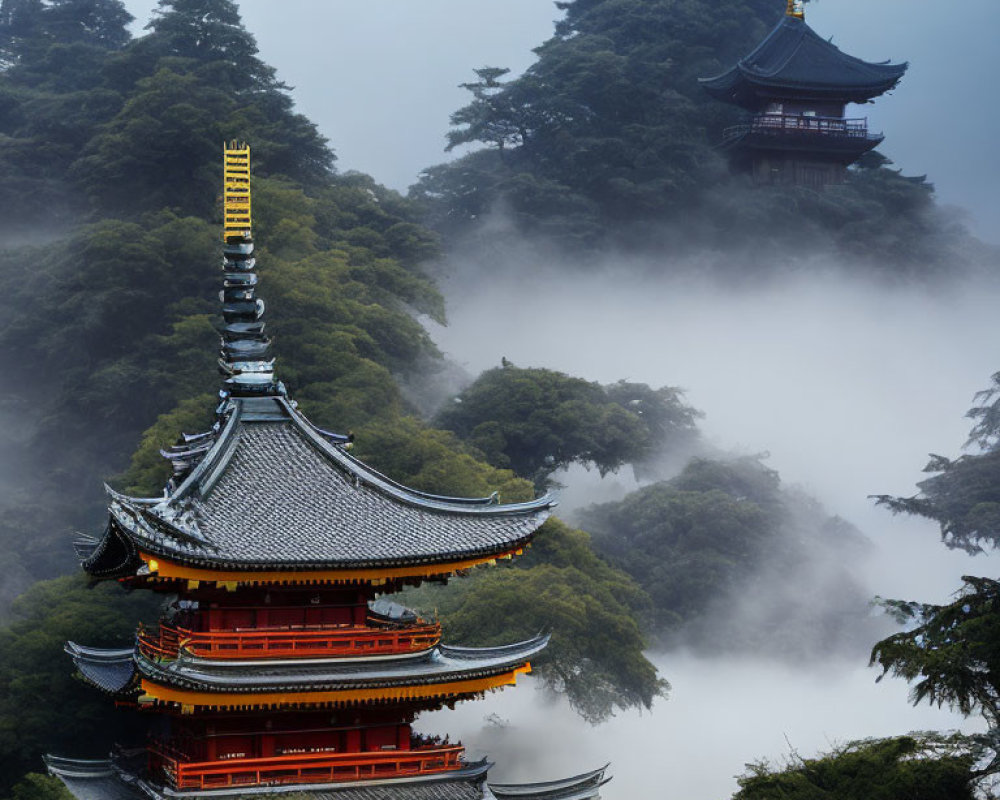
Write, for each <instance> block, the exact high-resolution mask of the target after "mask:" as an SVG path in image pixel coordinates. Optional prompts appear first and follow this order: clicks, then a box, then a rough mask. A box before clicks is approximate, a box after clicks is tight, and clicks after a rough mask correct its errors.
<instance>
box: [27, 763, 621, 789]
mask: <svg viewBox="0 0 1000 800" xmlns="http://www.w3.org/2000/svg"><path fill="white" fill-rule="evenodd" d="M45 763H46V766H47V767H48V770H49V772H50V773H51V774H53V775H55V776H56V777H57V778H59V779H60V780H61V781H62V782H63V783H64V784H65V786H66V788H67V789H69V791H70V792H71V793H72V794H73V795H74V796H75V797H76V798H77V800H167V798H181V797H192V798H193V797H198V798H199V800H206V798H210V797H218V798H220V800H223V799H224V800H230V799H231V798H236V797H240V798H242V797H253V796H256V795H260V796H281V795H282V794H291V795H294V796H295V797H296V798H300V800H597V798H599V797H600V787H601V786H603V785H604V784H605V783H607V781H608V779H607V778H605V775H604V773H605V771H606V770H607V767H606V766H605V767H602V768H601V769H598V770H594V771H592V772H586V773H584V774H582V775H576V776H574V777H572V778H565V779H563V780H558V781H549V782H546V783H524V784H509V783H505V784H496V783H490V784H488V785H487V784H484V783H483V779H484V778H485V775H486V770H487V769H488V768H489V767H490V766H491V765H490V764H488V763H486V762H480V763H477V764H470V765H468V766H467V767H466V768H465V769H463V770H461V771H460V772H454V773H445V774H442V775H438V776H436V777H429V776H428V777H423V778H416V779H398V778H397V779H384V780H369V781H362V782H356V783H352V784H341V785H333V784H326V785H322V786H319V785H311V786H303V785H286V786H261V787H254V788H247V787H236V788H233V789H231V790H226V789H222V790H213V791H210V792H200V793H194V792H175V791H171V790H169V789H165V788H163V787H159V786H152V785H150V784H149V783H146V782H145V781H143V780H140V779H139V778H137V777H136V776H135V775H134V774H133V773H131V772H130V771H129V770H126V769H122V768H121V767H119V766H118V765H117V764H116V763H114V762H112V761H111V760H104V761H81V760H74V759H68V758H59V757H56V756H46V758H45Z"/></svg>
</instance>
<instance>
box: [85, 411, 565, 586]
mask: <svg viewBox="0 0 1000 800" xmlns="http://www.w3.org/2000/svg"><path fill="white" fill-rule="evenodd" d="M225 409H226V410H225V412H224V420H225V424H224V425H222V426H221V427H220V429H219V431H218V433H217V434H216V435H215V438H214V441H213V444H212V446H211V447H210V448H209V449H208V450H207V451H206V453H205V454H204V456H203V457H202V458H201V461H200V462H199V463H198V465H197V466H196V467H195V468H194V469H193V471H192V472H191V473H190V474H189V475H188V476H187V477H186V478H185V479H184V481H183V482H182V483H181V484H180V485H179V486H175V487H172V488H171V490H170V491H169V492H168V494H167V495H166V496H165V497H163V498H135V497H127V496H125V495H121V494H118V493H114V492H112V493H111V495H112V502H111V506H110V512H111V519H110V522H109V525H108V527H107V529H106V531H105V533H104V535H103V537H101V538H99V539H92V540H90V541H81V542H79V543H78V551H79V552H80V554H81V556H82V557H83V566H84V569H86V570H87V571H88V572H89V573H90V574H91V575H93V576H95V577H98V578H125V577H134V576H143V575H154V574H156V573H157V570H156V569H154V566H153V562H154V561H156V562H158V563H160V564H162V565H163V566H165V565H173V566H175V567H177V568H181V567H183V568H187V569H190V570H194V571H196V572H197V571H201V572H213V573H217V572H222V573H230V574H232V573H238V574H242V573H270V574H273V573H284V572H288V571H300V572H316V573H320V572H325V573H330V574H331V575H332V576H333V577H332V578H330V579H332V580H337V579H343V580H347V579H350V577H351V576H350V574H349V573H351V572H357V571H367V572H366V574H368V575H370V576H371V579H373V580H376V579H379V578H384V577H406V576H407V575H410V574H418V575H428V574H429V575H440V574H449V573H450V572H453V571H454V570H456V569H463V568H465V567H466V566H469V565H472V564H475V563H482V562H483V561H486V560H489V559H493V558H496V557H498V556H502V555H508V554H510V553H512V552H514V551H516V550H518V549H520V548H521V547H523V546H524V545H525V544H526V543H527V542H528V541H529V540H530V539H531V537H532V535H533V534H534V532H535V530H536V529H537V528H538V527H539V526H540V525H541V524H542V522H544V521H545V519H546V518H547V517H548V516H549V514H550V512H551V508H552V507H553V506H554V505H555V500H554V499H553V498H551V497H549V496H546V497H542V498H539V499H537V500H533V501H530V502H525V503H512V504H506V505H503V504H499V503H498V502H496V498H495V497H493V498H489V497H487V498H473V499H462V498H451V497H441V496H435V495H429V494H427V493H424V492H420V491H417V490H413V489H408V488H406V487H404V486H401V485H400V484H397V483H395V482H394V481H392V480H391V479H389V478H387V477H386V476H384V475H382V474H380V473H379V472H377V471H375V470H374V469H372V468H371V467H368V466H367V465H365V464H363V463H362V462H360V461H358V460H357V459H355V458H353V457H352V456H351V455H350V454H349V453H348V452H347V450H346V448H345V447H344V446H341V445H339V444H337V443H334V442H331V441H330V440H329V438H328V437H327V436H325V435H324V434H323V432H321V431H320V430H319V429H317V428H316V427H315V426H313V425H312V424H311V423H310V422H309V421H308V420H307V419H305V417H303V416H302V415H301V414H300V413H299V412H298V411H297V410H296V409H295V408H294V407H293V406H292V405H291V404H290V403H289V402H288V401H286V400H284V398H279V397H266V398H233V399H230V400H227V401H226V405H225ZM463 565H464V566H463ZM175 572H176V570H175ZM390 573H392V575H390ZM159 574H161V575H163V576H164V577H178V576H177V575H166V574H164V573H163V572H160V573H159ZM338 576H339V578H338ZM180 577H182V576H180ZM188 579H190V580H198V579H199V578H198V577H197V576H193V577H189V578H188ZM206 579H210V578H206ZM233 579H237V580H238V578H233ZM317 579H319V580H322V578H317Z"/></svg>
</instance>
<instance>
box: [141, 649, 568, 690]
mask: <svg viewBox="0 0 1000 800" xmlns="http://www.w3.org/2000/svg"><path fill="white" fill-rule="evenodd" d="M548 641H549V637H548V636H536V637H534V638H532V639H529V640H527V641H524V642H518V643H516V644H511V645H506V646H502V647H484V648H449V647H447V646H438V647H435V648H433V650H432V651H429V652H428V653H426V654H424V655H423V657H422V658H419V659H399V660H396V661H386V662H376V663H371V662H369V663H365V664H345V663H344V662H343V661H342V660H337V661H333V660H331V661H328V662H322V661H317V662H313V663H309V664H290V663H288V662H284V663H280V664H276V663H271V664H268V663H266V662H264V663H261V664H254V665H251V666H247V667H242V668H240V667H233V666H231V665H230V666H226V665H220V664H217V663H212V662H211V661H209V660H205V659H198V660H197V661H192V660H188V659H185V658H180V659H178V660H176V661H171V662H162V663H161V662H157V661H154V660H152V659H150V658H148V657H146V656H145V655H143V654H142V653H138V654H136V655H135V663H136V664H137V666H138V670H139V673H140V674H141V675H142V677H143V678H144V679H146V680H144V681H143V683H144V685H145V684H146V683H147V682H150V683H153V684H156V685H158V686H162V687H169V688H172V689H186V690H191V691H196V692H204V693H211V694H213V695H215V698H216V702H218V701H219V695H225V694H251V695H253V694H268V693H274V692H285V693H291V694H298V693H303V694H309V693H317V692H323V693H338V692H350V691H356V690H362V691H364V690H374V691H378V690H394V689H402V688H407V689H410V688H418V687H430V688H433V687H434V686H435V685H444V684H454V683H457V682H468V681H471V680H477V679H488V678H492V677H495V676H500V675H504V674H508V673H515V672H517V671H519V670H522V671H523V669H524V668H525V667H526V666H527V665H528V663H529V660H530V659H531V658H533V657H534V656H536V655H538V653H540V652H541V651H542V650H544V649H545V646H546V645H547V644H548ZM147 692H148V690H147ZM148 693H150V694H153V695H154V696H155V695H156V693H155V692H148Z"/></svg>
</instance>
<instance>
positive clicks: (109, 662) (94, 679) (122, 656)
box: [64, 642, 135, 694]
mask: <svg viewBox="0 0 1000 800" xmlns="http://www.w3.org/2000/svg"><path fill="white" fill-rule="evenodd" d="M64 649H65V650H66V652H67V653H69V655H70V656H71V657H72V658H73V664H74V666H76V668H77V669H78V670H79V671H80V674H81V675H82V676H83V677H84V678H86V679H87V680H88V681H89V682H90V683H92V684H94V686H96V687H98V688H99V689H103V690H104V691H106V692H111V693H112V694H117V693H118V692H121V691H123V690H124V689H126V688H127V687H128V686H129V684H130V683H131V682H132V678H133V676H134V675H135V662H134V660H133V650H132V648H131V647H130V648H128V649H122V650H102V649H98V648H95V647H84V646H83V645H79V644H77V643H76V642H66V645H65V648H64Z"/></svg>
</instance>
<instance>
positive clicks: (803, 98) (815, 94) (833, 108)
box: [700, 0, 907, 188]
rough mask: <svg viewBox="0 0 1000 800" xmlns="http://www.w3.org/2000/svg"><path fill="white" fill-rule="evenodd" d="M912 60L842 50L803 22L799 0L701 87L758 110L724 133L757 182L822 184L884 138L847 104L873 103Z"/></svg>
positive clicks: (838, 177)
mask: <svg viewBox="0 0 1000 800" xmlns="http://www.w3.org/2000/svg"><path fill="white" fill-rule="evenodd" d="M906 67H907V65H906V64H905V63H904V64H890V63H888V62H885V63H881V64H872V63H869V62H867V61H862V60H861V59H859V58H855V57H853V56H849V55H847V54H846V53H842V52H841V51H840V50H838V49H837V48H836V47H835V46H834V45H833V44H832V43H831V42H829V41H828V40H826V39H823V38H821V37H820V36H819V35H817V34H816V32H815V31H813V29H812V28H810V27H809V26H808V25H807V24H806V21H805V13H804V12H803V6H802V2H801V0H788V6H787V10H786V13H785V16H784V17H783V18H782V20H781V21H780V22H779V23H778V25H777V27H775V29H774V30H773V31H771V33H770V34H769V35H768V36H767V38H766V39H764V41H763V42H761V43H760V44H759V45H758V46H757V47H756V48H755V49H754V50H753V51H752V52H751V53H750V54H749V55H747V56H746V57H744V58H742V59H740V60H739V61H738V62H737V63H736V65H735V66H733V67H732V68H731V69H729V70H727V71H726V72H724V73H722V74H721V75H718V76H716V77H714V78H702V79H701V80H700V83H701V85H702V86H703V87H704V88H705V90H706V91H707V92H708V93H709V94H710V95H712V97H714V98H716V99H717V100H721V101H723V102H725V103H731V104H733V105H737V106H739V107H740V108H743V109H746V110H747V111H749V112H750V113H751V114H752V116H751V117H750V119H749V120H747V121H746V122H744V123H743V124H740V125H736V126H734V127H731V128H727V129H726V130H725V131H724V132H723V145H722V146H723V148H724V149H725V150H726V151H728V153H729V156H730V163H731V164H732V166H733V167H734V169H736V170H737V171H741V172H749V173H750V174H751V175H752V176H753V179H754V182H755V183H757V184H796V185H802V186H812V187H817V188H818V187H822V186H824V185H827V184H833V183H842V182H843V181H844V179H845V177H846V169H847V167H848V166H849V165H851V164H853V163H854V162H855V161H857V160H858V159H859V158H860V157H861V156H862V155H864V154H865V153H867V152H868V151H869V150H871V149H872V148H874V147H876V146H877V145H878V144H879V143H880V142H881V141H882V140H883V138H884V137H883V136H882V134H880V133H871V132H870V131H869V130H868V120H867V118H866V117H861V118H853V119H848V118H846V117H845V116H844V109H845V106H846V105H847V104H848V103H868V102H871V100H872V99H873V98H875V97H878V96H879V95H881V94H883V93H885V92H887V91H889V90H890V89H892V88H894V87H895V86H896V84H897V83H899V80H900V78H902V77H903V73H904V72H906Z"/></svg>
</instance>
